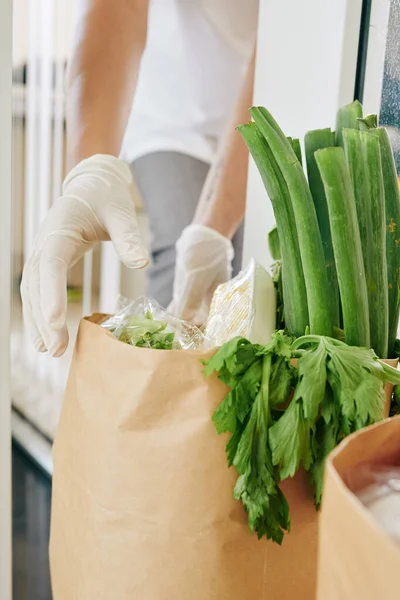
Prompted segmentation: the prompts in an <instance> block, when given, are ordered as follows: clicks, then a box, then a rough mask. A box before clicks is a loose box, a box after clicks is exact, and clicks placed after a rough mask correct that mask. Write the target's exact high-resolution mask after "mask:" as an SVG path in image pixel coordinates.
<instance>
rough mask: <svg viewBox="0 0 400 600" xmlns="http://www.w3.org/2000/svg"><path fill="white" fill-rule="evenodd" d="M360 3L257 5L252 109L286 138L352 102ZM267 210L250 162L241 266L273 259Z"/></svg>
mask: <svg viewBox="0 0 400 600" xmlns="http://www.w3.org/2000/svg"><path fill="white" fill-rule="evenodd" d="M361 5H362V0H334V1H333V0H298V1H297V2H292V1H291V2H289V1H288V0H260V15H259V29H258V47H257V62H256V77H255V90H254V104H261V105H264V106H266V107H267V108H268V109H269V110H270V111H271V112H272V114H273V115H274V117H275V118H276V119H277V121H278V122H279V124H280V125H281V126H282V128H283V130H284V131H285V133H286V134H287V135H290V136H292V137H300V138H302V137H303V136H304V133H305V132H306V131H307V130H309V129H314V128H319V127H328V126H333V125H334V122H335V114H336V111H337V109H338V107H339V106H341V105H342V104H345V103H346V102H351V101H352V100H353V93H354V83H355V72H356V61H357V49H358V38H359V29H360V17H361ZM273 224H274V217H273V213H272V208H271V205H270V202H269V200H268V198H267V196H266V192H265V191H264V187H263V185H262V183H261V180H260V177H259V175H258V172H257V170H256V168H255V166H254V164H253V162H252V161H250V167H249V183H248V192H247V213H246V229H245V244H244V261H245V263H246V261H247V260H249V258H250V257H252V256H253V257H254V258H256V260H258V261H259V262H260V263H261V264H263V265H264V266H265V267H268V266H269V264H270V262H271V259H270V255H269V251H268V241H267V235H268V232H269V230H270V229H271V227H272V226H273Z"/></svg>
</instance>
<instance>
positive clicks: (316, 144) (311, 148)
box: [304, 129, 340, 327]
mask: <svg viewBox="0 0 400 600" xmlns="http://www.w3.org/2000/svg"><path fill="white" fill-rule="evenodd" d="M334 145H335V134H334V132H333V131H331V130H330V129H315V130H313V131H309V132H308V133H306V135H305V138H304V146H305V151H306V164H307V175H308V184H309V186H310V190H311V194H312V197H313V200H314V206H315V210H316V212H317V218H318V225H319V230H320V232H321V239H322V245H323V248H324V256H325V266H326V271H327V275H328V285H329V288H330V292H331V300H332V304H333V306H332V311H333V314H334V325H335V327H339V325H340V317H339V312H340V311H339V304H340V303H339V287H338V281H337V275H336V267H335V258H334V255H333V246H332V236H331V228H330V224H329V213H328V205H327V203H326V196H325V189H324V184H323V183H322V179H321V175H320V172H319V169H318V167H317V163H316V161H315V156H314V154H315V152H316V151H317V150H321V149H322V148H329V147H331V146H334Z"/></svg>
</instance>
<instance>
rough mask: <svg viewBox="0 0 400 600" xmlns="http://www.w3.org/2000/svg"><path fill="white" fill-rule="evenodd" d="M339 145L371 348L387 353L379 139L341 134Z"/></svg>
mask: <svg viewBox="0 0 400 600" xmlns="http://www.w3.org/2000/svg"><path fill="white" fill-rule="evenodd" d="M343 143H344V148H345V153H346V159H347V163H348V165H349V169H350V175H351V180H352V184H353V191H354V197H355V203H356V210H357V219H358V226H359V231H360V239H361V247H362V251H363V261H364V270H365V278H366V283H367V292H368V307H369V322H370V333H371V336H370V337H371V339H370V343H371V347H372V348H373V349H374V350H375V352H376V354H377V355H378V356H379V357H380V358H386V357H387V353H388V295H387V289H388V284H387V266H386V240H385V197H384V187H383V176H382V167H381V153H380V147H379V139H378V138H377V137H376V136H373V135H369V134H368V132H366V131H357V130H355V129H345V130H343Z"/></svg>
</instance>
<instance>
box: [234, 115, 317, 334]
mask: <svg viewBox="0 0 400 600" xmlns="http://www.w3.org/2000/svg"><path fill="white" fill-rule="evenodd" d="M238 131H239V132H240V134H241V136H242V137H243V139H244V141H245V143H246V145H247V147H248V149H249V150H250V153H251V155H252V157H253V159H254V162H255V164H256V166H257V168H258V170H259V172H260V175H261V178H262V180H263V183H264V186H265V189H266V190H267V193H268V196H269V198H270V200H271V203H272V207H273V210H274V214H275V219H276V226H277V230H278V237H279V246H280V252H281V254H282V259H283V272H282V286H283V298H284V307H285V323H286V326H287V328H288V330H289V331H290V332H291V333H292V334H293V335H296V336H298V335H302V333H304V332H305V330H306V328H307V326H308V324H309V319H308V307H307V294H306V287H305V282H304V275H303V267H302V264H301V257H300V249H299V241H298V237H297V229H296V223H295V219H294V215H293V209H292V205H291V202H290V196H289V191H288V188H287V185H286V183H285V180H284V178H283V176H282V174H281V172H280V170H279V167H278V165H277V163H276V161H275V158H274V156H273V154H272V152H271V149H270V148H269V146H268V144H267V142H266V141H265V139H264V138H263V136H262V135H261V134H260V132H259V131H258V129H257V126H256V125H255V123H248V124H246V125H240V126H239V127H238Z"/></svg>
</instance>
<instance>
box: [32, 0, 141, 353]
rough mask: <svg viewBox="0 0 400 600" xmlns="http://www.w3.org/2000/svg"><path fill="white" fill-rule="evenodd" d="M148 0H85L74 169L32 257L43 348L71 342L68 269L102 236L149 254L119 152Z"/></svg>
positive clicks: (120, 249) (72, 125)
mask: <svg viewBox="0 0 400 600" xmlns="http://www.w3.org/2000/svg"><path fill="white" fill-rule="evenodd" d="M147 13H148V0H82V13H81V16H80V19H79V22H78V27H77V34H76V42H75V47H74V51H73V56H72V60H71V63H70V65H69V68H68V83H67V130H68V167H69V173H68V175H67V177H66V179H65V181H64V184H63V189H62V195H61V197H60V198H58V199H57V201H56V202H54V203H53V205H52V207H51V209H50V211H49V213H48V214H47V216H46V218H45V219H44V221H43V223H42V224H41V225H40V227H39V231H38V233H37V236H36V239H35V243H34V247H33V249H32V251H31V253H30V256H29V258H28V260H27V262H26V265H25V268H24V272H23V276H22V282H21V296H22V302H23V310H24V320H25V323H26V326H27V328H28V330H29V332H30V334H31V337H32V340H33V343H34V345H35V347H36V349H37V350H39V351H40V352H46V351H48V352H50V353H51V354H52V355H53V356H60V355H61V354H63V352H64V351H65V349H66V347H67V345H68V330H67V294H66V288H67V274H68V270H69V269H70V268H71V267H72V266H73V265H75V264H76V263H77V262H78V261H79V260H80V259H81V258H82V256H83V255H84V253H85V252H87V251H88V250H90V249H91V248H92V247H93V245H94V244H96V243H97V242H99V241H108V240H111V241H112V242H113V244H114V247H115V250H116V252H117V254H118V256H119V258H120V259H121V261H122V262H123V263H124V264H125V265H126V266H127V267H130V268H132V269H138V268H142V267H144V266H146V265H147V264H148V262H149V257H148V253H147V250H146V248H145V247H144V245H143V242H142V240H141V237H140V232H139V228H138V224H137V219H136V212H135V206H134V203H133V199H132V193H131V184H132V173H131V170H130V168H129V166H128V165H127V164H126V163H125V162H124V161H123V160H121V159H119V158H118V155H119V153H120V150H121V144H122V139H123V136H124V132H125V128H126V125H127V121H128V118H129V113H130V110H131V106H132V100H133V95H134V91H135V86H136V81H137V79H138V74H139V68H140V61H141V57H142V53H143V50H144V48H145V44H146V32H147Z"/></svg>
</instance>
